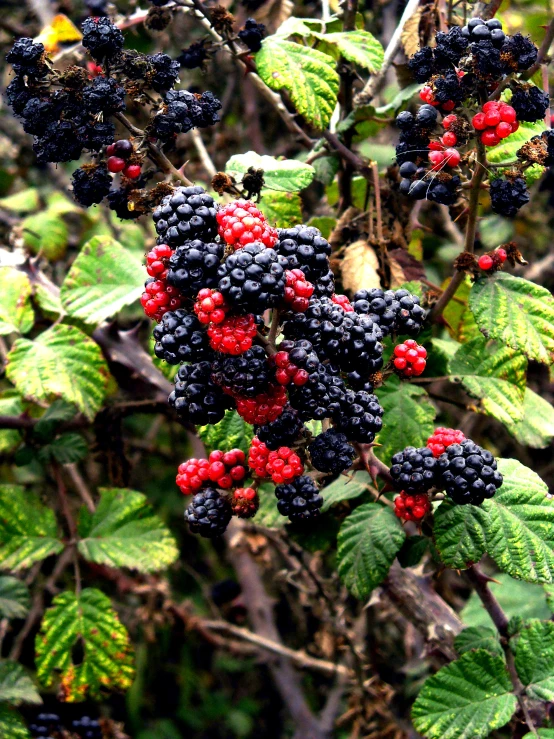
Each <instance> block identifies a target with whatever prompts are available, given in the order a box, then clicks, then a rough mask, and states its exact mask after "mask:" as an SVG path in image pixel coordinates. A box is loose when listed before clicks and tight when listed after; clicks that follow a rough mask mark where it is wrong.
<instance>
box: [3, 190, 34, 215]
mask: <svg viewBox="0 0 554 739" xmlns="http://www.w3.org/2000/svg"><path fill="white" fill-rule="evenodd" d="M0 208H5V209H6V210H13V211H14V212H15V213H32V212H33V211H37V210H38V209H39V208H40V196H39V194H38V190H37V188H36V187H28V188H27V189H26V190H21V191H20V192H16V193H14V194H13V195H8V196H7V197H5V198H0Z"/></svg>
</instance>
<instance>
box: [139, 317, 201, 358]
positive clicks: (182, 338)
mask: <svg viewBox="0 0 554 739" xmlns="http://www.w3.org/2000/svg"><path fill="white" fill-rule="evenodd" d="M153 333H154V338H155V339H156V344H155V346H154V353H155V354H156V356H157V357H158V358H159V359H165V361H166V362H167V363H168V364H179V363H180V362H191V361H195V362H199V361H203V360H205V359H211V358H212V357H213V351H212V349H211V348H210V344H209V340H208V335H207V334H206V331H205V329H204V327H203V326H202V324H201V323H200V322H199V320H198V319H197V318H196V316H195V315H194V313H187V311H186V310H184V309H183V308H179V310H176V311H168V312H167V313H164V315H163V317H162V319H161V321H160V322H159V324H158V325H157V326H155V327H154V332H153Z"/></svg>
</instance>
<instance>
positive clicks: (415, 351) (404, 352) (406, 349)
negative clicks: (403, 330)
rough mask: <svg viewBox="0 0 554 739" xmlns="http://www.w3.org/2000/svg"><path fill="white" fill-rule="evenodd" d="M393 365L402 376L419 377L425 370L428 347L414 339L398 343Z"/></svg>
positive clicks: (394, 352) (395, 348)
mask: <svg viewBox="0 0 554 739" xmlns="http://www.w3.org/2000/svg"><path fill="white" fill-rule="evenodd" d="M393 355H394V359H393V360H392V363H393V366H394V369H395V371H396V372H397V374H399V375H400V376H402V377H419V375H421V374H423V372H424V371H425V365H426V357H427V349H425V347H423V346H420V345H419V344H418V343H417V342H416V341H415V340H414V339H406V341H405V342H404V343H402V344H397V345H396V346H395V347H394V351H393Z"/></svg>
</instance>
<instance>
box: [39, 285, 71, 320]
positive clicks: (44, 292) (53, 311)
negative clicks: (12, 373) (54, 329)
mask: <svg viewBox="0 0 554 739" xmlns="http://www.w3.org/2000/svg"><path fill="white" fill-rule="evenodd" d="M34 298H35V303H36V304H37V305H38V307H39V308H40V310H41V311H42V312H43V313H44V315H45V316H47V317H48V318H52V319H56V318H58V316H61V315H65V313H64V310H63V308H62V301H61V300H60V296H59V292H54V291H53V290H49V289H48V288H47V287H46V286H45V285H42V284H41V283H40V282H38V283H35V295H34Z"/></svg>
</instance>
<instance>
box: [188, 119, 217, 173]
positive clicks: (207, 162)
mask: <svg viewBox="0 0 554 739" xmlns="http://www.w3.org/2000/svg"><path fill="white" fill-rule="evenodd" d="M189 136H190V139H191V141H192V143H193V145H194V148H195V149H196V153H197V154H198V156H199V158H200V161H201V162H202V166H203V167H204V169H205V170H206V172H207V174H208V175H209V176H210V177H213V176H214V175H215V174H216V173H217V169H216V167H215V164H214V163H213V162H212V158H211V156H210V155H209V153H208V150H207V149H206V147H205V146H204V141H203V140H202V134H201V133H200V131H199V130H198V129H197V128H193V129H192V130H191V131H190V132H189Z"/></svg>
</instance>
